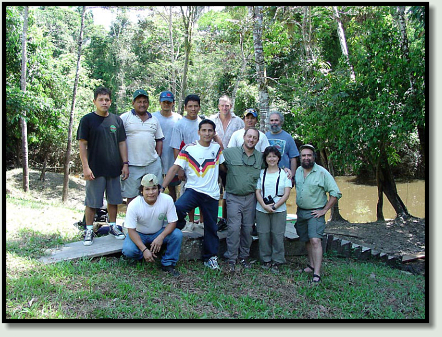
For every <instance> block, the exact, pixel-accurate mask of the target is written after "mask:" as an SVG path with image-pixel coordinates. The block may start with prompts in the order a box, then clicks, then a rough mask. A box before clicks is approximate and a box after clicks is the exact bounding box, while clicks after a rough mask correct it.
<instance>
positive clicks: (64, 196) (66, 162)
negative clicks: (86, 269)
mask: <svg viewBox="0 0 442 337" xmlns="http://www.w3.org/2000/svg"><path fill="white" fill-rule="evenodd" d="M85 12H86V6H83V11H82V12H81V26H80V35H79V37H78V55H77V71H76V74H75V82H74V89H73V92H72V104H71V113H70V116H69V129H68V143H67V148H66V155H65V160H64V179H63V193H62V197H61V200H62V202H66V201H67V199H68V192H69V167H70V161H71V151H72V128H73V125H74V112H75V98H76V96H77V87H78V78H79V76H80V67H81V49H82V45H83V30H84V15H85Z"/></svg>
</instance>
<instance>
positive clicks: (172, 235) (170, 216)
mask: <svg viewBox="0 0 442 337" xmlns="http://www.w3.org/2000/svg"><path fill="white" fill-rule="evenodd" d="M164 219H167V225H166V227H163V220H164ZM177 220H178V217H177V213H176V209H175V205H174V203H173V199H172V197H170V196H169V195H167V194H164V193H160V191H159V185H158V178H157V177H156V176H155V175H153V174H146V175H145V176H144V177H143V179H142V180H141V186H140V195H139V196H137V197H136V198H135V199H134V200H133V201H132V202H131V203H130V204H129V205H128V207H127V212H126V219H125V221H124V226H125V227H126V228H127V230H128V234H129V235H127V236H126V238H125V240H124V242H123V255H124V256H125V257H127V258H129V259H133V260H141V259H144V260H145V261H146V262H154V261H155V259H156V258H157V254H158V253H159V252H160V249H161V247H162V246H163V243H164V244H166V251H165V252H164V255H163V257H162V258H161V268H162V270H163V271H165V272H168V273H170V274H171V275H173V276H179V275H180V273H179V272H178V271H177V270H175V266H176V263H177V262H178V259H179V256H180V250H181V241H182V238H183V235H182V233H181V231H180V230H179V229H177V228H176V221H177Z"/></svg>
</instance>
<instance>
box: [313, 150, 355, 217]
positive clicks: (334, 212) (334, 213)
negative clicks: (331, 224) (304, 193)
mask: <svg viewBox="0 0 442 337" xmlns="http://www.w3.org/2000/svg"><path fill="white" fill-rule="evenodd" d="M320 156H321V160H322V163H323V165H324V167H327V169H328V171H329V172H330V174H331V175H332V176H333V177H334V176H335V170H334V169H333V163H332V161H331V160H329V159H328V155H327V152H326V151H325V150H321V151H320ZM329 221H343V222H348V220H346V219H344V218H343V217H342V215H341V213H340V212H339V200H338V201H337V202H336V203H335V204H334V205H333V207H332V208H331V209H330V220H329Z"/></svg>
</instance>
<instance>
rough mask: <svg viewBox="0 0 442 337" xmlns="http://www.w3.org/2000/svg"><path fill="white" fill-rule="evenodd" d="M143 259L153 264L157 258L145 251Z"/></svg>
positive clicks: (147, 250)
mask: <svg viewBox="0 0 442 337" xmlns="http://www.w3.org/2000/svg"><path fill="white" fill-rule="evenodd" d="M143 257H144V260H145V261H146V262H155V259H156V257H157V256H156V255H155V254H154V253H152V252H151V251H150V250H149V249H146V250H145V251H144V252H143Z"/></svg>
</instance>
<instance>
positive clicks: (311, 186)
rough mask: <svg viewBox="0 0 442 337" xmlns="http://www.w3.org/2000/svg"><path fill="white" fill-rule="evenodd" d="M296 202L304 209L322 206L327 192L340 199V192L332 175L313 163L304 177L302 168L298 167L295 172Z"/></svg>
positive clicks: (325, 200)
mask: <svg viewBox="0 0 442 337" xmlns="http://www.w3.org/2000/svg"><path fill="white" fill-rule="evenodd" d="M295 182H296V204H297V205H298V207H300V208H304V209H316V208H322V207H324V206H325V204H327V193H329V194H330V195H331V196H333V197H336V198H338V199H340V198H341V197H342V193H341V192H340V191H339V187H338V185H337V184H336V181H335V179H333V176H332V175H331V174H330V172H328V171H327V170H326V169H325V168H323V167H322V166H320V165H318V164H316V163H315V164H314V165H313V168H312V170H311V171H310V173H309V174H308V175H307V177H305V178H304V168H303V167H302V166H300V167H298V169H297V170H296V174H295Z"/></svg>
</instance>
